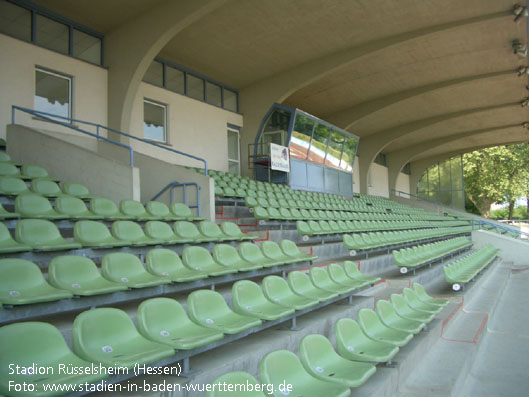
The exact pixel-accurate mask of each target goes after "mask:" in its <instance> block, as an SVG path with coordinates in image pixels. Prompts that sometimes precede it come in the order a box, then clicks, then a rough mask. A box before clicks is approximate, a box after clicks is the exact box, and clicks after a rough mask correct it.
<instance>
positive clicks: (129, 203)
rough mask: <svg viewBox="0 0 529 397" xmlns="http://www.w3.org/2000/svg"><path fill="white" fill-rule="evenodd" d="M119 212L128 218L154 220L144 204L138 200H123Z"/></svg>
mask: <svg viewBox="0 0 529 397" xmlns="http://www.w3.org/2000/svg"><path fill="white" fill-rule="evenodd" d="M119 210H120V211H121V213H122V214H123V215H125V216H126V217H129V218H132V219H136V220H149V219H154V218H153V217H152V216H151V215H149V214H148V213H147V211H146V210H145V207H144V206H143V204H142V203H140V202H139V201H136V200H121V201H120V202H119Z"/></svg>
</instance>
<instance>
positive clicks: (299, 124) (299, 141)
mask: <svg viewBox="0 0 529 397" xmlns="http://www.w3.org/2000/svg"><path fill="white" fill-rule="evenodd" d="M313 128H314V120H312V119H311V118H309V117H307V116H304V115H302V114H299V113H298V114H297V115H296V122H295V124H294V131H292V137H291V138H290V156H291V157H293V158H296V159H301V160H306V159H307V154H308V153H309V146H310V138H311V136H312V129H313Z"/></svg>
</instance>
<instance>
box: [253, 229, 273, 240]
mask: <svg viewBox="0 0 529 397" xmlns="http://www.w3.org/2000/svg"><path fill="white" fill-rule="evenodd" d="M269 239H270V231H269V230H267V231H266V238H259V239H256V240H254V241H268V240H269Z"/></svg>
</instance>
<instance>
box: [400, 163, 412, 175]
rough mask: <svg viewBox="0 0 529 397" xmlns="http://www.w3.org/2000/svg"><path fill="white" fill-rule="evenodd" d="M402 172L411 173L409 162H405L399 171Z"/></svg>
mask: <svg viewBox="0 0 529 397" xmlns="http://www.w3.org/2000/svg"><path fill="white" fill-rule="evenodd" d="M401 172H402V173H403V174H406V175H411V166H410V163H406V165H405V166H404V167H402V171H401Z"/></svg>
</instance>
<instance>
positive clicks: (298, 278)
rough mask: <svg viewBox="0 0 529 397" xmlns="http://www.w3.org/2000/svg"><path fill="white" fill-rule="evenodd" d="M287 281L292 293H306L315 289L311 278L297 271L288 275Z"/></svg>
mask: <svg viewBox="0 0 529 397" xmlns="http://www.w3.org/2000/svg"><path fill="white" fill-rule="evenodd" d="M287 279H288V285H289V286H290V288H291V289H292V291H295V292H298V291H299V292H306V291H310V290H313V289H314V288H315V287H314V285H313V284H312V283H311V282H310V279H309V276H307V275H306V274H305V273H303V272H300V271H297V270H294V271H293V272H290V273H288V276H287Z"/></svg>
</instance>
